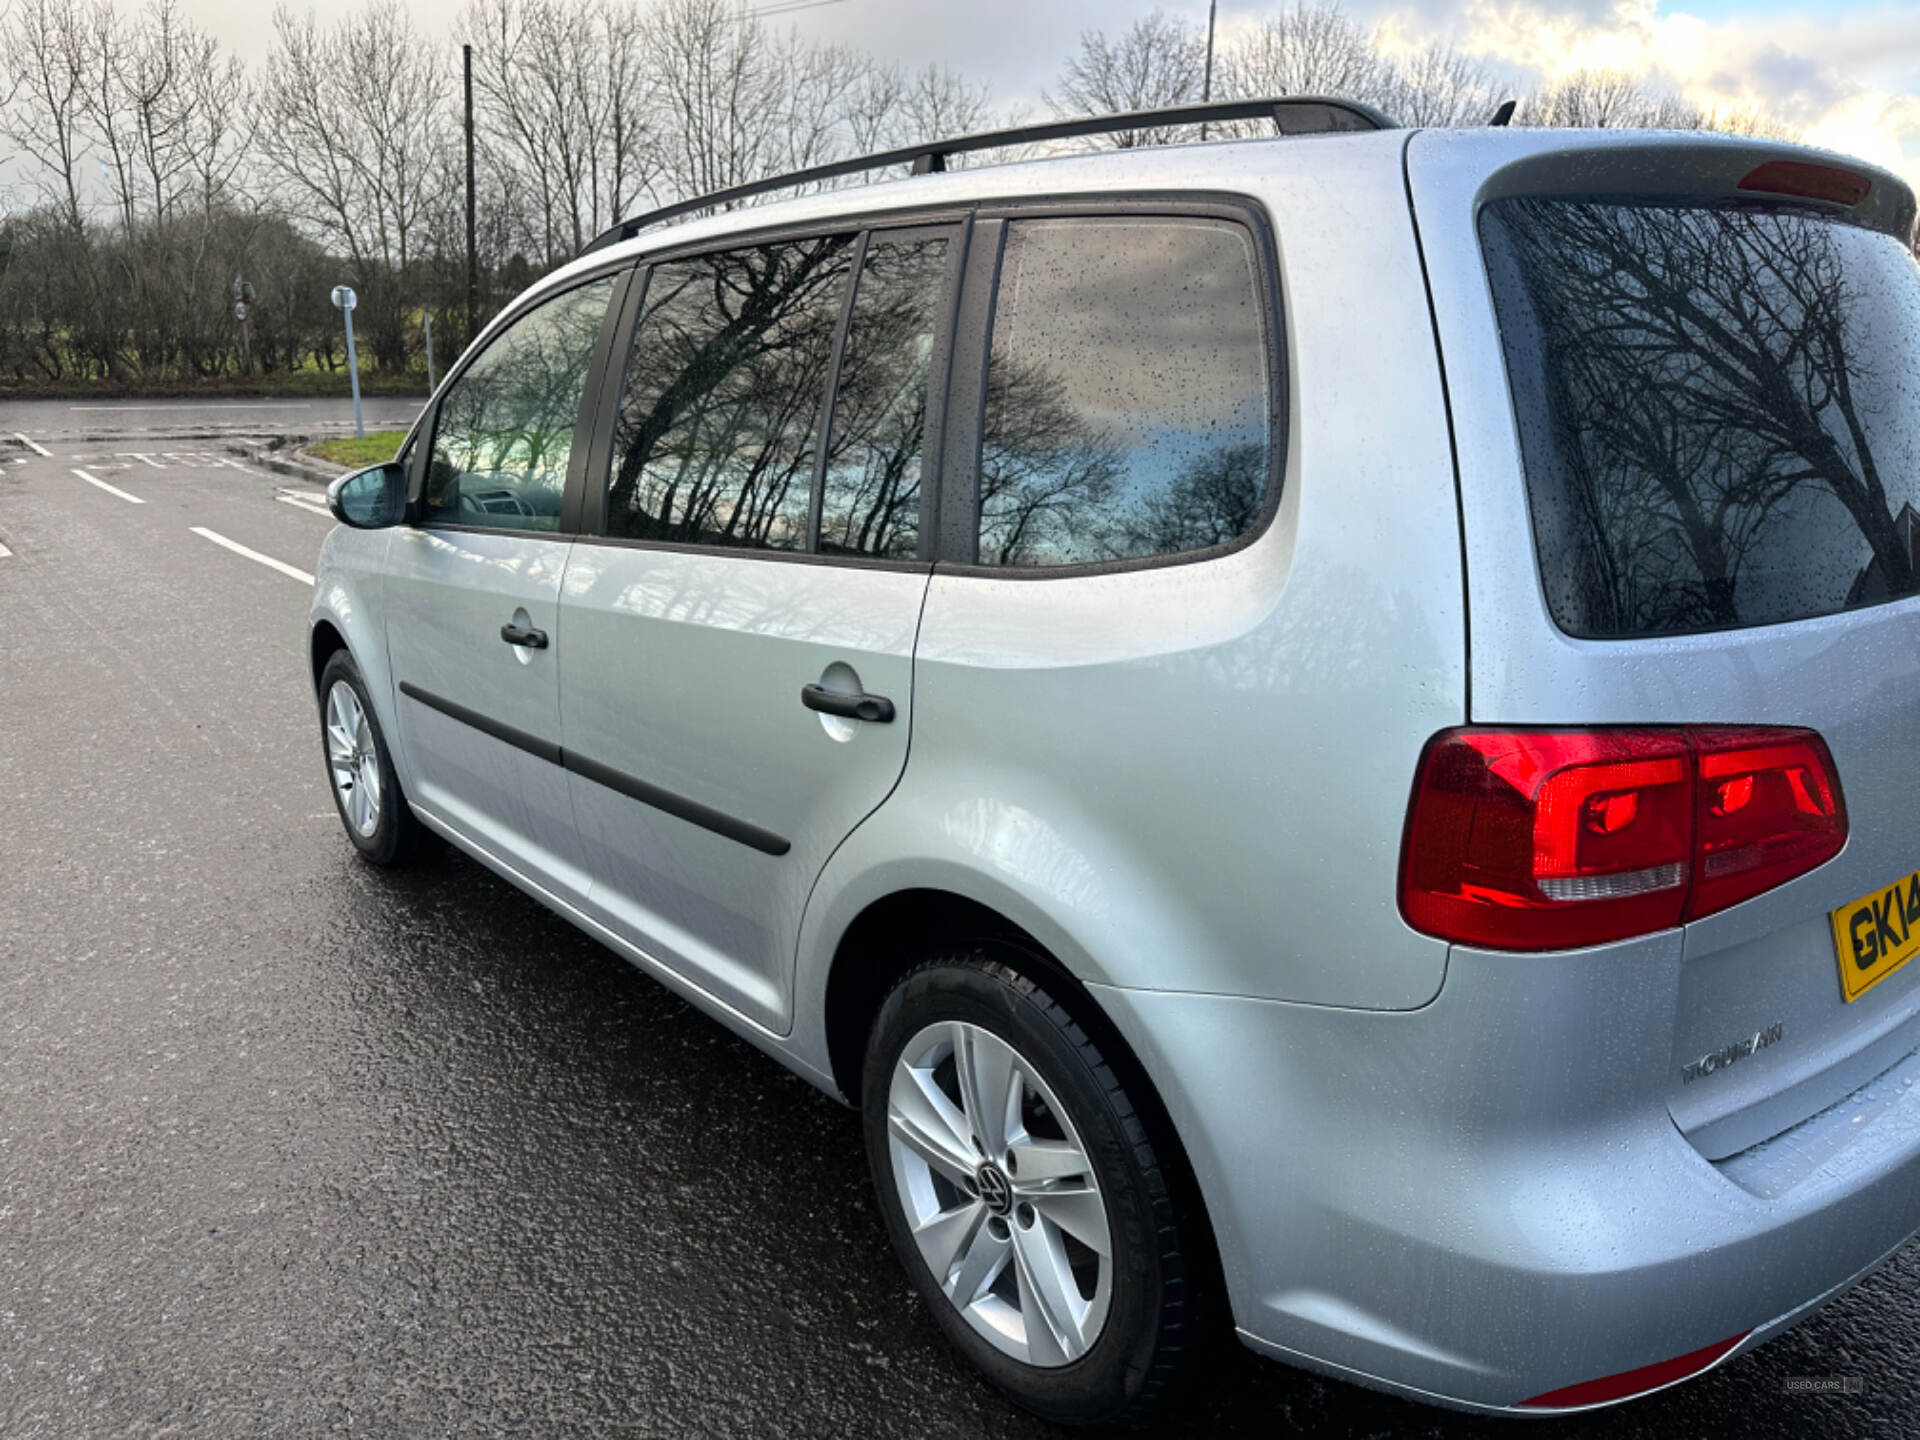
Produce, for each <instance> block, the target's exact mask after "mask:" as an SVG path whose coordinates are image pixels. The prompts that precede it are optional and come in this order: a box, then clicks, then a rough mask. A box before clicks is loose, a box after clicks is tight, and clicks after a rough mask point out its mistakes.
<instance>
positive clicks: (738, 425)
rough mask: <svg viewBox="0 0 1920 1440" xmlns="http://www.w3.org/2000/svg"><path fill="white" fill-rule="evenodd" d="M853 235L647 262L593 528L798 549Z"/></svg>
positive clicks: (803, 540)
mask: <svg viewBox="0 0 1920 1440" xmlns="http://www.w3.org/2000/svg"><path fill="white" fill-rule="evenodd" d="M852 256H853V239H852V237H851V236H845V235H836V236H828V237H824V238H820V239H812V240H797V241H788V242H782V243H779V244H769V245H756V246H752V247H749V248H745V249H741V250H730V251H724V252H722V253H719V254H714V255H701V256H697V257H694V258H692V259H687V260H673V261H667V262H664V263H662V264H659V265H656V266H654V267H653V272H652V275H651V277H650V278H649V280H648V282H647V293H646V300H645V304H644V305H643V307H642V309H641V313H640V319H639V322H638V323H637V324H636V325H635V327H634V336H633V351H632V354H631V355H630V356H629V358H628V363H627V376H626V383H625V386H624V389H623V392H622V395H621V402H620V414H619V418H618V421H617V423H616V428H615V431H614V444H613V461H612V473H611V474H610V475H609V477H608V485H607V518H606V529H607V533H608V534H609V535H613V536H617V537H622V538H626V539H633V540H665V541H676V542H679V543H682V544H699V545H724V546H731V547H739V548H746V549H771V550H804V549H806V548H807V544H808V535H807V531H808V524H809V519H810V508H811V504H812V487H813V472H814V465H815V460H816V458H817V451H818V430H819V424H820V413H821V409H822V406H823V402H824V400H825V397H826V385H827V370H828V366H829V363H830V361H831V360H832V357H833V344H834V336H835V332H836V331H837V330H838V328H839V324H840V317H841V312H842V310H843V308H844V306H845V302H846V287H847V284H848V281H849V279H850V278H851V273H852Z"/></svg>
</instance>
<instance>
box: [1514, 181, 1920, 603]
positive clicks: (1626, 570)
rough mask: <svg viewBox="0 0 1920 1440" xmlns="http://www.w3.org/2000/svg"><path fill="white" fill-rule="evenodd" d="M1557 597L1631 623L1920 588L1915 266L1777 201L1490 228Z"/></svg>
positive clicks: (1557, 205)
mask: <svg viewBox="0 0 1920 1440" xmlns="http://www.w3.org/2000/svg"><path fill="white" fill-rule="evenodd" d="M1480 233H1481V241H1482V244H1483V246H1484V248H1485V251H1486V257H1487V266H1488V274H1489V277H1490V279H1491V281H1492V286H1493V297H1494V302H1495V310H1496V313H1497V316H1498V319H1499V323H1500V338H1501V342H1502V345H1503V347H1504V349H1505V351H1506V360H1507V378H1508V382H1509V384H1510V386H1511V388H1512V392H1513V401H1514V412H1515V416H1516V418H1517V420H1518V422H1519V433H1520V442H1521V452H1522V459H1523V461H1524V463H1525V469H1526V482H1527V495H1528V502H1529V505H1530V508H1531V511H1532V517H1533V530H1534V540H1535V545H1536V549H1537V551H1538V559H1539V563H1540V573H1541V579H1542V581H1543V588H1544V590H1545V594H1546V599H1547V603H1548V607H1549V609H1550V610H1551V612H1552V614H1553V618H1554V620H1555V621H1556V622H1557V623H1558V624H1559V626H1560V628H1561V629H1563V630H1565V631H1566V632H1568V633H1569V634H1573V635H1580V636H1589V637H1595V638H1605V639H1614V638H1620V639H1624V638H1631V637H1637V636H1648V635H1668V634H1678V633H1683V632H1687V631H1698V630H1721V629H1729V628H1732V627H1736V626H1746V625H1766V624H1775V623H1779V622H1783V621H1789V620H1798V619H1803V618H1807V617H1811V616H1817V615H1830V614H1833V613H1835V612H1837V611H1841V610H1846V609H1849V608H1853V607H1856V606H1861V605H1872V604H1877V603H1879V602H1881V601H1885V600H1892V599H1897V598H1899V597H1901V596H1904V595H1912V594H1914V593H1916V592H1917V591H1920V388H1917V387H1916V384H1915V379H1914V377H1915V376H1916V375H1920V267H1917V266H1915V264H1914V262H1913V258H1912V256H1910V255H1909V254H1908V253H1907V249H1906V247H1905V246H1904V245H1902V244H1901V243H1900V241H1899V240H1897V239H1895V238H1894V237H1893V236H1891V235H1883V234H1879V233H1877V232H1875V231H1871V230H1866V229H1863V228H1861V227H1858V226H1855V225H1851V224H1848V223H1846V222H1844V221H1842V220H1838V219H1833V218H1829V217H1827V216H1824V215H1815V214H1811V213H1809V212H1806V211H1801V210H1789V209H1782V208H1774V207H1765V206H1728V205H1718V206H1708V205H1655V204H1644V205H1643V204H1620V203H1600V202H1588V201H1572V200H1557V199H1535V198H1525V199H1505V200H1498V201H1495V202H1494V203H1492V204H1491V205H1489V206H1488V207H1487V208H1486V210H1485V211H1484V212H1483V213H1482V217H1481V221H1480Z"/></svg>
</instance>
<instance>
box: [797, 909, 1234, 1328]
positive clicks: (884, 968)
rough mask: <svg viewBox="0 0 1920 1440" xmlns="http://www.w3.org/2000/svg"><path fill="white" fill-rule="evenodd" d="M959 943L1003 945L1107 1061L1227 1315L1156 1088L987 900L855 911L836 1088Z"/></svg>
mask: <svg viewBox="0 0 1920 1440" xmlns="http://www.w3.org/2000/svg"><path fill="white" fill-rule="evenodd" d="M964 940H984V941H987V942H990V943H991V944H992V945H993V946H995V947H996V948H999V949H1002V950H1004V951H1005V952H1007V962H1008V963H1009V964H1011V965H1012V966H1014V968H1016V969H1018V970H1020V971H1022V972H1023V973H1024V974H1026V975H1027V976H1028V978H1029V979H1031V980H1033V981H1034V982H1035V983H1036V984H1038V985H1040V986H1041V988H1042V989H1044V990H1045V991H1047V993H1048V994H1049V995H1051V996H1052V997H1053V998H1054V999H1055V1000H1056V1001H1058V1002H1059V1003H1060V1004H1061V1005H1062V1006H1063V1007H1065V1009H1066V1010H1067V1011H1068V1013H1070V1014H1071V1015H1072V1016H1073V1018H1074V1020H1075V1021H1076V1022H1078V1023H1079V1025H1080V1026H1081V1027H1082V1028H1083V1029H1084V1030H1085V1031H1086V1032H1087V1034H1088V1036H1089V1037H1090V1038H1091V1039H1092V1040H1093V1041H1094V1043H1095V1045H1096V1046H1097V1047H1098V1048H1099V1050H1100V1052H1101V1054H1102V1055H1103V1056H1104V1057H1105V1058H1106V1060H1107V1063H1108V1064H1109V1065H1110V1066H1112V1067H1113V1069H1114V1072H1115V1074H1116V1075H1117V1076H1118V1077H1119V1079H1120V1082H1121V1084H1122V1085H1123V1086H1124V1087H1125V1089H1126V1091H1127V1093H1128V1095H1129V1096H1131V1097H1132V1098H1133V1102H1134V1104H1135V1105H1136V1106H1137V1107H1138V1109H1139V1111H1140V1113H1141V1117H1142V1119H1143V1121H1144V1122H1145V1124H1146V1127H1147V1132H1148V1135H1149V1137H1150V1138H1151V1140H1152V1141H1153V1144H1154V1146H1155V1149H1156V1151H1157V1152H1158V1153H1159V1154H1161V1155H1162V1156H1163V1157H1164V1161H1163V1163H1164V1165H1165V1168H1166V1171H1167V1173H1168V1175H1169V1177H1170V1179H1171V1180H1172V1182H1173V1190H1174V1199H1175V1203H1176V1205H1177V1206H1178V1207H1179V1209H1180V1212H1181V1214H1182V1216H1183V1218H1184V1219H1186V1220H1188V1221H1189V1222H1190V1224H1189V1226H1188V1231H1189V1233H1190V1234H1192V1235H1194V1236H1195V1237H1196V1238H1197V1240H1198V1244H1197V1246H1196V1253H1195V1255H1194V1257H1193V1259H1194V1261H1195V1266H1196V1271H1197V1273H1196V1274H1195V1276H1194V1279H1195V1281H1196V1282H1197V1286H1198V1290H1199V1293H1200V1294H1202V1295H1203V1296H1205V1297H1208V1298H1209V1300H1210V1301H1211V1302H1213V1303H1210V1304H1203V1306H1202V1309H1203V1310H1206V1309H1214V1310H1217V1311H1218V1312H1219V1313H1220V1314H1221V1315H1224V1313H1225V1311H1224V1306H1225V1300H1226V1293H1227V1292H1226V1287H1225V1283H1224V1276H1223V1275H1222V1272H1221V1269H1220V1257H1219V1248H1218V1242H1217V1241H1216V1239H1215V1237H1214V1231H1213V1223H1212V1218H1211V1216H1210V1215H1209V1214H1208V1212H1207V1205H1206V1199H1205V1197H1204V1196H1203V1195H1202V1194H1201V1191H1200V1184H1199V1181H1198V1179H1197V1178H1196V1177H1195V1174H1194V1170H1193V1165H1192V1163H1191V1162H1190V1161H1189V1160H1188V1158H1187V1152H1186V1146H1185V1144H1184V1143H1183V1142H1182V1141H1181V1139H1180V1133H1179V1131H1178V1130H1177V1129H1176V1128H1175V1126H1174V1124H1173V1119H1172V1117H1171V1116H1170V1115H1169V1114H1168V1112H1167V1108H1166V1106H1165V1104H1164V1103H1162V1101H1161V1099H1160V1092H1159V1090H1158V1088H1157V1087H1156V1086H1155V1085H1154V1083H1153V1081H1152V1078H1151V1077H1150V1076H1149V1075H1148V1074H1147V1070H1146V1067H1145V1066H1144V1065H1142V1064H1141V1063H1140V1060H1139V1058H1138V1057H1137V1056H1136V1055H1135V1054H1134V1053H1133V1047H1132V1046H1130V1045H1128V1044H1127V1042H1126V1039H1125V1037H1123V1036H1122V1035H1121V1033H1120V1030H1119V1027H1118V1026H1116V1025H1115V1024H1114V1023H1113V1021H1112V1020H1111V1019H1109V1018H1108V1016H1107V1013H1106V1011H1105V1010H1104V1009H1103V1008H1102V1007H1101V1005H1100V1003H1099V1002H1098V1001H1097V1000H1096V999H1095V998H1094V997H1093V995H1092V993H1091V992H1090V991H1089V990H1088V989H1087V988H1086V986H1085V985H1083V984H1082V983H1081V982H1080V980H1079V979H1078V978H1077V977H1076V976H1075V975H1074V974H1073V972H1072V971H1071V970H1069V969H1068V968H1067V967H1066V966H1065V965H1064V964H1062V963H1061V961H1060V960H1059V958H1058V957H1057V956H1055V955H1054V954H1053V953H1052V952H1051V951H1050V950H1049V949H1048V948H1047V947H1046V946H1045V945H1043V944H1042V943H1041V942H1040V941H1039V940H1037V939H1035V938H1034V936H1033V935H1032V934H1031V933H1030V932H1029V931H1027V930H1026V929H1025V928H1023V927H1022V926H1020V925H1019V924H1017V923H1016V922H1015V921H1013V920H1011V919H1009V918H1008V917H1007V916H1005V915H1003V914H1001V913H1000V912H999V911H997V910H995V909H994V908H993V907H991V906H989V905H985V904H982V903H981V902H980V901H978V900H972V899H969V898H967V897H966V896H963V895H958V894H955V893H953V892H951V891H947V890H934V889H918V890H900V891H895V892H894V893H892V894H890V895H885V896H882V897H881V898H880V899H877V900H875V901H873V902H871V903H870V904H869V905H868V906H867V907H866V908H865V909H864V910H862V911H861V912H860V914H859V915H857V916H856V917H855V918H854V920H853V923H852V924H850V925H849V926H848V927H847V929H846V931H845V933H844V934H842V936H841V937H840V943H839V944H838V945H837V946H836V947H835V949H834V956H833V963H832V966H831V967H830V969H829V971H828V975H827V993H826V1001H825V1006H824V1012H825V1018H826V1032H827V1053H828V1057H829V1060H830V1063H831V1065H832V1070H833V1079H834V1083H835V1084H836V1085H837V1086H838V1087H839V1090H840V1093H841V1094H842V1095H844V1096H846V1097H848V1098H849V1099H850V1100H852V1101H853V1103H854V1104H855V1105H858V1104H859V1102H860V1091H861V1072H862V1069H863V1067H864V1063H865V1060H866V1050H867V1038H868V1035H869V1034H870V1033H871V1031H872V1028H873V1024H874V1021H875V1019H876V1018H877V1017H878V1015H879V1012H880V1007H881V1005H882V1004H883V1003H884V1002H885V1000H886V998H887V996H888V994H889V993H890V992H891V991H892V990H893V987H894V986H895V985H896V984H898V983H899V981H900V980H901V979H902V977H904V976H905V975H906V974H908V973H909V972H910V971H912V970H914V969H915V968H917V967H918V966H919V964H920V963H921V961H922V960H923V959H924V958H925V957H926V955H927V953H928V951H929V950H931V949H933V948H935V947H938V946H950V945H951V944H953V943H954V942H957V941H964Z"/></svg>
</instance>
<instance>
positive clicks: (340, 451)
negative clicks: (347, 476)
mask: <svg viewBox="0 0 1920 1440" xmlns="http://www.w3.org/2000/svg"><path fill="white" fill-rule="evenodd" d="M406 438H407V432H406V431H404V430H375V431H373V432H371V433H370V434H368V435H367V436H366V437H365V438H364V439H362V438H361V437H360V436H358V435H348V436H346V437H345V438H344V439H340V440H320V441H316V442H315V443H314V444H312V445H309V446H307V453H308V454H309V455H317V456H319V457H320V458H321V459H322V460H331V461H332V462H333V463H334V464H335V465H346V466H350V467H356V468H357V467H359V466H362V465H378V464H379V463H380V462H381V461H382V460H391V459H393V457H394V455H395V453H396V452H397V451H398V450H399V449H400V442H401V441H402V440H404V439H406Z"/></svg>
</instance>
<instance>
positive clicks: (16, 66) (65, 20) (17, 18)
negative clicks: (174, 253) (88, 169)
mask: <svg viewBox="0 0 1920 1440" xmlns="http://www.w3.org/2000/svg"><path fill="white" fill-rule="evenodd" d="M85 35H86V17H85V16H84V15H83V14H82V12H81V10H80V8H79V6H78V4H77V3H76V0H20V5H19V9H18V11H17V12H16V14H15V15H14V17H13V21H12V23H11V24H9V25H8V26H7V27H6V28H5V30H4V31H0V36H4V39H5V42H6V43H5V46H4V50H5V61H4V69H5V73H6V76H7V81H8V84H9V88H10V89H11V90H12V92H13V103H12V104H11V105H9V106H8V108H7V110H6V130H5V133H6V136H7V138H8V139H9V140H11V141H13V143H14V144H15V145H17V146H19V147H20V149H21V150H22V151H23V152H24V153H25V154H26V155H27V156H28V157H29V158H30V159H32V160H33V161H34V162H35V164H36V166H37V167H38V169H37V170H36V171H35V172H33V176H34V178H33V181H32V183H33V184H34V185H35V186H36V187H37V188H39V189H40V191H41V193H42V194H43V195H44V196H45V197H46V198H47V199H49V200H51V201H53V202H55V203H57V204H58V206H59V208H60V210H61V213H62V214H63V215H64V217H65V219H66V221H67V223H68V225H69V226H70V227H71V228H73V229H74V230H79V229H80V227H81V225H82V223H83V218H84V217H83V213H82V206H81V199H80V194H81V191H80V186H81V175H80V164H81V161H82V159H83V158H84V157H85V154H86V151H87V146H88V138H87V130H86V109H87V88H86V84H87V70H88V66H87V45H86V39H85Z"/></svg>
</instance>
